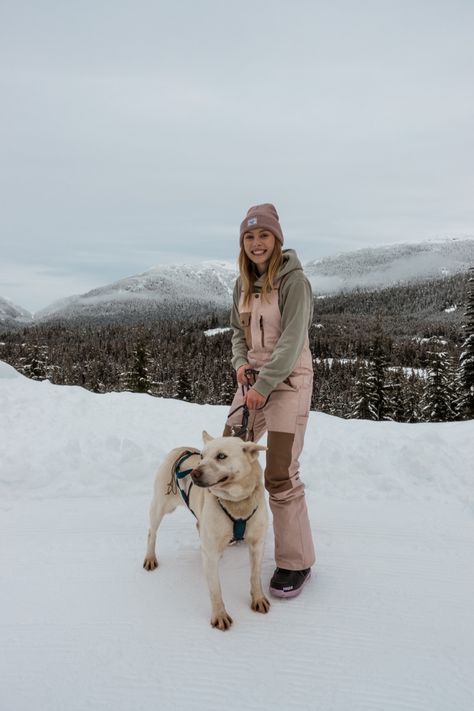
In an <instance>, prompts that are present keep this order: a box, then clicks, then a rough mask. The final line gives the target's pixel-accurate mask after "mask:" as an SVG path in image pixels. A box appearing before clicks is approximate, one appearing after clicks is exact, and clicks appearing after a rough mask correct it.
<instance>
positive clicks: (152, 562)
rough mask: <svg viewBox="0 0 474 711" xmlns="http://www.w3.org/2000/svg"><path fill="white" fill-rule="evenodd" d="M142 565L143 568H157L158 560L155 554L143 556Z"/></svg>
mask: <svg viewBox="0 0 474 711" xmlns="http://www.w3.org/2000/svg"><path fill="white" fill-rule="evenodd" d="M143 567H144V568H145V570H155V568H158V561H157V560H156V556H155V555H154V556H150V557H149V558H148V557H147V558H145V560H144V561H143Z"/></svg>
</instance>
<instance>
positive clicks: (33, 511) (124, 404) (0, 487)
mask: <svg viewBox="0 0 474 711" xmlns="http://www.w3.org/2000/svg"><path fill="white" fill-rule="evenodd" d="M225 412H226V408H222V407H211V406H199V405H192V404H187V403H182V402H179V401H175V400H161V399H158V398H152V397H148V396H146V395H134V394H130V393H120V394H118V393H111V394H107V395H96V394H93V393H90V392H87V391H85V390H82V389H81V388H77V387H64V386H63V387H60V386H54V385H51V384H50V383H48V382H43V383H36V382H32V381H29V380H27V379H25V378H23V377H22V376H20V375H18V374H17V373H16V372H15V371H14V370H13V369H12V368H10V367H9V366H7V365H5V364H1V363H0V538H1V541H2V545H1V548H0V580H1V584H0V709H1V711H23V710H25V711H26V710H28V711H30V710H31V709H35V711H56V710H57V711H64V710H65V709H67V710H68V711H76V710H77V711H79V710H81V711H83V710H84V709H87V710H88V711H90V710H94V711H95V710H96V709H103V710H104V711H105V709H107V710H109V709H113V710H114V711H125V710H126V711H129V710H130V711H132V710H133V711H138V710H139V709H147V711H148V710H149V709H159V710H160V711H161V710H167V709H176V710H177V709H193V710H194V709H196V710H198V709H199V710H201V709H206V710H214V709H216V710H217V709H226V711H227V710H228V711H234V709H235V710H236V709H239V711H241V709H246V710H249V711H250V710H254V709H255V710H257V709H283V708H285V709H288V708H290V709H321V710H324V711H327V710H328V711H329V710H331V711H332V710H338V711H339V710H340V711H366V710H367V709H376V710H380V711H386V710H390V711H392V710H395V709H397V710H400V711H401V710H402V709H403V710H406V709H410V710H411V709H426V711H428V710H429V711H451V710H455V711H468V710H469V711H471V710H472V709H473V708H474V682H473V674H472V669H473V668H474V613H473V605H472V601H473V599H474V566H473V556H472V551H473V548H474V483H473V482H474V445H473V442H474V422H461V423H447V424H415V425H403V424H397V423H371V422H363V421H356V420H352V421H346V420H339V419H337V418H334V417H329V416H325V415H321V414H319V413H311V416H310V422H309V427H308V433H307V438H306V447H305V450H304V454H303V456H302V460H301V465H302V475H303V478H304V480H305V482H306V484H307V498H308V506H309V510H310V515H311V520H312V525H313V532H314V537H315V541H316V545H317V553H318V563H317V565H316V567H315V575H314V578H313V580H312V581H311V583H309V585H308V586H307V587H306V588H305V590H304V592H303V593H302V595H301V596H300V597H299V598H296V599H295V600H285V601H280V600H273V601H272V608H271V610H270V613H269V614H268V615H259V614H256V613H254V612H252V611H251V609H250V607H249V580H248V578H249V568H248V560H247V551H246V548H245V546H244V545H239V546H232V547H230V548H229V549H228V550H227V551H226V553H225V555H224V557H223V560H222V565H221V577H222V583H223V591H224V599H225V602H226V606H227V609H228V610H229V612H230V614H231V615H232V616H233V618H234V626H233V627H232V628H231V630H230V631H228V632H225V633H222V632H220V631H218V630H214V629H212V628H211V627H210V625H209V613H210V607H209V600H208V596H207V589H206V585H205V581H204V576H203V573H202V571H201V561H200V555H199V542H198V539H197V533H196V528H195V525H194V520H193V518H192V516H191V515H190V514H189V513H188V512H187V511H186V510H184V509H179V510H178V511H177V512H175V513H174V514H173V515H172V516H170V517H168V518H167V519H165V520H164V522H163V524H162V528H161V529H160V531H159V534H158V555H159V559H160V563H161V565H160V567H159V568H158V570H156V571H154V572H152V573H148V572H145V571H144V570H143V569H142V560H143V556H144V551H145V539H146V529H147V509H148V504H149V500H150V497H151V488H152V482H153V477H154V470H155V469H156V466H157V465H158V463H159V462H160V460H161V458H162V457H163V455H164V454H165V452H166V451H167V450H168V449H169V448H171V447H174V446H176V445H180V444H183V445H197V446H199V443H200V433H201V430H202V429H203V427H205V428H206V429H207V430H208V431H209V432H210V433H211V434H216V435H217V434H218V433H219V432H220V431H221V429H222V425H223V421H224V418H225ZM262 463H263V461H262ZM272 570H273V559H272V536H271V532H269V535H268V540H267V549H266V555H265V560H264V568H263V576H264V580H265V581H266V583H268V580H269V577H270V575H271V573H272Z"/></svg>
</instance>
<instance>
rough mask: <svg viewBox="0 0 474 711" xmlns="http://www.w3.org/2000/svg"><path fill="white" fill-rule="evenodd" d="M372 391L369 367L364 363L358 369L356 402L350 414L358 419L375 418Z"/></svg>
mask: <svg viewBox="0 0 474 711" xmlns="http://www.w3.org/2000/svg"><path fill="white" fill-rule="evenodd" d="M371 398H372V392H371V388H370V385H369V376H368V372H367V367H366V366H365V364H362V365H361V366H360V367H359V370H358V371H357V379H356V382H355V402H354V404H353V407H352V409H351V413H350V416H351V417H352V418H356V419H358V420H374V419H377V418H376V417H375V410H374V408H373V406H372V400H371Z"/></svg>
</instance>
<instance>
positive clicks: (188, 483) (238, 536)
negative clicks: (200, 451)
mask: <svg viewBox="0 0 474 711" xmlns="http://www.w3.org/2000/svg"><path fill="white" fill-rule="evenodd" d="M193 454H196V452H190V451H189V450H186V451H185V452H183V454H182V455H181V457H180V458H179V459H178V461H177V462H176V466H175V469H174V473H175V477H176V486H177V488H178V490H179V493H180V494H181V498H182V499H183V501H184V503H185V504H186V506H187V507H188V509H189V510H190V511H191V513H192V514H193V516H194V518H196V519H197V516H196V514H195V513H194V511H193V510H192V508H191V506H190V504H189V498H190V494H191V489H192V488H193V481H192V479H191V477H190V476H189V475H190V474H191V472H192V471H193V470H192V469H185V470H184V471H181V465H182V464H183V462H185V461H186V459H189V457H192V455H193ZM186 477H188V478H187V480H186ZM216 499H217V503H218V504H219V506H220V507H221V509H222V510H223V511H224V513H225V514H226V515H227V516H228V517H229V518H230V520H231V521H232V523H233V535H232V539H231V540H230V541H229V542H230V543H237V542H238V541H243V540H244V537H245V529H246V528H247V521H248V520H249V519H251V518H252V516H253V515H254V513H255V511H256V510H257V509H258V506H256V507H255V508H254V510H253V511H252V513H251V514H250V516H247V518H234V517H233V516H232V514H231V513H229V511H227V509H226V508H225V506H224V505H223V503H222V502H221V500H220V499H219V498H217V497H216Z"/></svg>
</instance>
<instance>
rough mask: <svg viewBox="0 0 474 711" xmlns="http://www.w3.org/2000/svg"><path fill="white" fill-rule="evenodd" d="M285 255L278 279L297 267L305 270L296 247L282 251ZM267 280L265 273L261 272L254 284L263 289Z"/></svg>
mask: <svg viewBox="0 0 474 711" xmlns="http://www.w3.org/2000/svg"><path fill="white" fill-rule="evenodd" d="M282 255H283V264H282V266H281V269H280V271H279V272H278V279H281V278H282V277H284V276H286V275H287V274H289V273H290V272H294V271H295V270H296V269H300V270H301V271H303V267H302V266H301V262H300V260H299V259H298V257H297V256H296V252H295V250H294V249H285V250H283V252H282ZM264 281H265V274H261V275H260V276H259V277H258V279H257V280H256V282H255V284H254V286H255V287H257V288H258V289H261V288H262V286H263V283H264Z"/></svg>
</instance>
